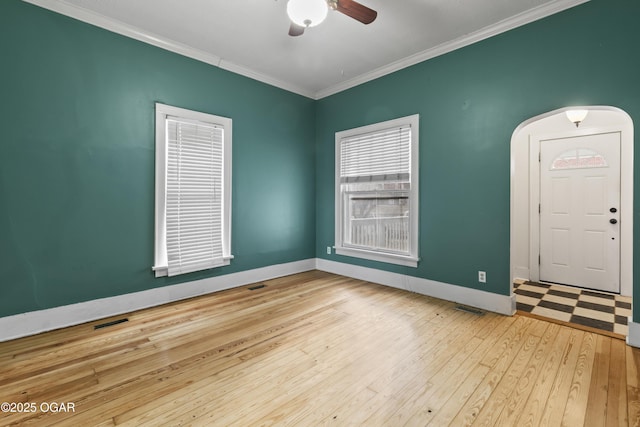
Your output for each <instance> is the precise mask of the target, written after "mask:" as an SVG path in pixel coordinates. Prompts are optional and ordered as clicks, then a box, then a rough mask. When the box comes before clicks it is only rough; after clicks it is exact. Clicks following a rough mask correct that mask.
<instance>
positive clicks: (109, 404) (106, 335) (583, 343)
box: [0, 271, 640, 427]
mask: <svg viewBox="0 0 640 427" xmlns="http://www.w3.org/2000/svg"><path fill="white" fill-rule="evenodd" d="M264 284H266V287H264V288H261V289H257V290H253V291H250V290H248V289H247V288H248V287H243V288H239V289H233V290H230V291H224V292H220V293H216V294H213V295H208V296H203V297H199V298H194V299H190V300H187V301H182V302H177V303H173V304H169V305H165V306H161V307H156V308H153V309H148V310H143V311H139V312H135V313H131V314H130V315H128V316H126V317H128V319H129V321H128V322H126V323H122V324H118V325H115V326H111V327H107V328H103V329H98V330H94V325H96V324H99V323H103V322H104V321H102V322H94V323H91V324H86V325H80V326H76V327H71V328H67V329H64V330H59V331H54V332H49V333H46V334H41V335H38V336H34V337H28V338H24V339H20V340H15V341H11V342H6V343H0V374H1V377H0V402H14V403H15V404H16V405H14V408H18V407H19V405H18V403H22V409H24V406H25V405H24V404H25V403H26V404H27V409H33V406H31V407H29V405H31V404H35V406H36V408H37V410H36V412H33V413H0V425H6V424H14V423H15V424H22V423H24V424H25V425H37V426H42V425H51V424H55V423H59V424H60V425H70V426H94V425H96V426H97V425H100V426H107V425H127V426H141V425H171V426H175V425H203V426H211V425H214V426H217V425H219V426H229V425H238V426H251V425H301V426H317V425H336V426H344V425H355V426H358V425H364V426H402V425H409V426H425V425H435V426H446V425H453V426H461V425H471V424H473V425H488V426H494V425H496V426H527V425H533V426H535V425H544V426H554V425H566V426H570V427H573V426H582V425H587V426H601V425H602V426H626V425H639V423H640V373H639V369H640V350H639V349H634V348H631V347H629V346H627V345H626V344H625V343H624V341H622V340H618V339H615V338H610V337H606V336H603V335H598V334H594V333H590V332H585V331H580V330H576V329H572V328H569V327H566V326H561V325H558V324H554V323H548V322H545V321H541V320H538V319H533V318H529V317H522V316H518V315H516V316H513V317H506V316H501V315H497V314H493V313H486V314H484V315H476V314H471V313H467V312H464V311H460V310H456V305H455V304H453V303H450V302H446V301H441V300H437V299H434V298H429V297H425V296H422V295H417V294H412V293H409V292H405V291H401V290H396V289H392V288H388V287H384V286H379V285H374V284H371V283H365V282H362V281H359V280H354V279H348V278H344V277H341V276H336V275H332V274H328V273H322V272H318V271H314V272H309V273H303V274H298V275H294V276H288V277H284V278H280V279H275V280H270V281H267V282H264ZM121 317H125V316H120V317H118V318H114V319H107V320H116V319H119V318H121ZM49 402H58V403H72V404H73V405H74V407H75V412H57V413H55V412H51V411H49V412H45V411H43V410H42V409H43V408H42V406H41V405H42V403H45V404H46V403H49ZM44 409H46V405H45V406H44Z"/></svg>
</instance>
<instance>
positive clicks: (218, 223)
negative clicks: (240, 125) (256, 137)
mask: <svg viewBox="0 0 640 427" xmlns="http://www.w3.org/2000/svg"><path fill="white" fill-rule="evenodd" d="M231 124H232V123H231V119H229V118H225V117H219V116H214V115H211V114H207V113H201V112H196V111H191V110H186V109H183V108H178V107H172V106H169V105H164V104H159V103H158V104H156V232H155V265H154V267H153V270H154V271H155V272H156V277H160V276H175V275H177V274H183V273H190V272H193V271H198V270H204V269H209V268H213V267H219V266H222V265H228V264H229V261H230V260H231V258H233V256H232V255H231Z"/></svg>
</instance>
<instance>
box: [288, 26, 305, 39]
mask: <svg viewBox="0 0 640 427" xmlns="http://www.w3.org/2000/svg"><path fill="white" fill-rule="evenodd" d="M304 28H305V27H303V26H302V25H298V24H294V23H293V22H292V23H291V26H290V27H289V35H290V36H291V37H297V36H301V35H302V34H303V33H304Z"/></svg>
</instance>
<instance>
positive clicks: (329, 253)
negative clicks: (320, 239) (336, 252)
mask: <svg viewBox="0 0 640 427" xmlns="http://www.w3.org/2000/svg"><path fill="white" fill-rule="evenodd" d="M327 255H331V246H327Z"/></svg>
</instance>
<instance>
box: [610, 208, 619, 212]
mask: <svg viewBox="0 0 640 427" xmlns="http://www.w3.org/2000/svg"><path fill="white" fill-rule="evenodd" d="M609 212H611V213H616V212H618V209H616V208H611V209H609Z"/></svg>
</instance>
